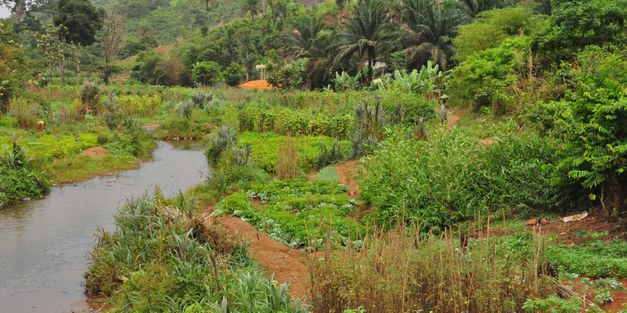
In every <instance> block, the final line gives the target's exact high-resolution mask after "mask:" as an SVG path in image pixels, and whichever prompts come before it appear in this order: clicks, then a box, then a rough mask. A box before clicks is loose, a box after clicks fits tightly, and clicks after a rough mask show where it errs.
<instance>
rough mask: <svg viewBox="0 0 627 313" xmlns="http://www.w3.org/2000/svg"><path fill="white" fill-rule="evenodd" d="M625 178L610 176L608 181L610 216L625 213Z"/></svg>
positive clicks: (626, 179) (626, 182)
mask: <svg viewBox="0 0 627 313" xmlns="http://www.w3.org/2000/svg"><path fill="white" fill-rule="evenodd" d="M626 177H627V176H625V175H619V176H612V177H610V178H609V179H608V184H607V185H608V190H609V195H608V196H609V204H610V207H609V208H608V209H610V210H613V211H610V212H609V213H610V214H614V213H618V214H621V213H623V212H624V211H625V190H624V188H625V186H627V178H626Z"/></svg>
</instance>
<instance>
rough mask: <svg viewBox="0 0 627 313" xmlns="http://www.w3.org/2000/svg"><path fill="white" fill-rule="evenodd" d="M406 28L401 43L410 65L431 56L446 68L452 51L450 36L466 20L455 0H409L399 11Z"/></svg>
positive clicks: (431, 58) (412, 65) (453, 49)
mask: <svg viewBox="0 0 627 313" xmlns="http://www.w3.org/2000/svg"><path fill="white" fill-rule="evenodd" d="M401 14H402V17H403V22H404V23H405V25H406V28H404V29H403V37H404V38H403V39H404V41H403V45H404V46H405V47H406V49H405V51H406V53H407V56H408V61H409V62H408V63H409V66H410V68H418V67H419V66H421V65H424V64H426V63H427V61H429V60H432V61H433V62H434V63H436V64H438V65H439V66H440V67H441V68H443V69H446V68H447V65H448V63H449V59H450V58H451V57H452V56H453V54H454V53H455V48H454V47H453V42H452V41H451V38H453V36H454V35H455V33H456V30H457V27H458V26H459V25H460V24H462V23H464V22H465V21H466V16H465V15H464V14H463V12H462V11H461V10H460V4H459V2H457V1H450V0H444V1H435V0H410V1H408V2H407V7H406V8H404V10H402V12H401Z"/></svg>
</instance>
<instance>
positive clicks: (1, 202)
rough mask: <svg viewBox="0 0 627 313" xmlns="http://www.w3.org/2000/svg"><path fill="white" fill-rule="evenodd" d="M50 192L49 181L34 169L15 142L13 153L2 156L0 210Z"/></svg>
mask: <svg viewBox="0 0 627 313" xmlns="http://www.w3.org/2000/svg"><path fill="white" fill-rule="evenodd" d="M48 191H49V186H48V182H47V180H46V179H45V178H44V176H43V175H42V174H41V173H38V172H37V171H35V170H34V169H33V168H32V166H31V164H30V160H28V159H27V157H26V153H25V152H24V150H23V149H22V148H21V147H20V146H19V145H18V144H17V143H16V142H13V148H12V149H11V151H10V152H9V151H5V152H4V154H3V155H1V156H0V208H2V207H3V206H5V205H8V204H11V203H13V202H16V201H20V200H22V199H24V198H32V197H38V196H43V195H44V194H46V193H47V192H48Z"/></svg>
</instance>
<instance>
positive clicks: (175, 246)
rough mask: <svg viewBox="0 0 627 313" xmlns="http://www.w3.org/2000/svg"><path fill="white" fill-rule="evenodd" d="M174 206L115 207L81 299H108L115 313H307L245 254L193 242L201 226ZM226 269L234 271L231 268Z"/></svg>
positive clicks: (138, 203) (152, 202)
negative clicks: (135, 312)
mask: <svg viewBox="0 0 627 313" xmlns="http://www.w3.org/2000/svg"><path fill="white" fill-rule="evenodd" d="M183 200H184V199H183ZM177 202H178V203H176V202H173V201H171V200H167V199H164V198H163V197H162V196H160V195H159V194H157V195H156V196H155V199H148V198H147V197H144V198H140V199H138V200H135V201H132V202H129V203H127V204H126V205H125V206H124V207H123V208H122V210H121V211H120V212H119V214H118V216H117V217H116V226H117V231H115V232H113V233H109V232H107V231H103V232H102V234H100V236H99V241H98V243H97V244H96V246H95V248H94V250H93V252H92V254H91V264H90V266H89V269H88V272H87V274H86V290H87V294H89V295H100V296H102V295H104V296H107V297H110V298H109V302H110V304H111V305H112V307H113V308H114V309H120V310H121V309H123V308H128V307H132V308H133V309H134V310H138V311H151V312H218V311H220V312H223V311H231V312H267V313H270V312H277V311H282V312H305V311H306V308H305V307H304V306H303V305H301V304H300V303H299V302H298V301H293V300H292V299H291V298H290V296H289V294H288V293H287V286H286V285H281V286H276V285H274V284H273V283H272V282H271V281H269V280H268V279H266V278H264V277H263V276H262V273H261V272H260V271H259V270H257V269H256V268H255V267H254V265H251V263H250V262H247V260H241V257H242V256H243V255H245V254H242V253H240V252H237V251H236V250H233V251H232V252H227V253H225V254H218V253H216V252H215V251H214V247H212V246H210V245H208V243H201V241H203V242H211V240H206V238H205V239H202V238H199V237H195V236H196V235H198V234H204V233H203V232H202V231H197V230H195V229H194V228H193V227H202V226H201V224H200V223H195V222H192V221H191V220H190V219H192V218H193V217H191V216H189V215H188V214H187V213H186V212H185V210H183V209H184V208H185V207H184V206H185V201H177ZM181 202H182V203H181ZM190 227H191V228H190ZM213 239H215V238H213ZM213 241H214V244H216V245H220V244H221V243H215V240H213ZM216 248H218V246H216ZM215 250H218V251H219V249H215ZM242 261H244V262H242ZM229 264H237V265H238V267H237V269H235V270H232V269H231V268H230V266H229Z"/></svg>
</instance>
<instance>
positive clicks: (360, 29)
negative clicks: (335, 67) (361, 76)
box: [336, 0, 398, 83]
mask: <svg viewBox="0 0 627 313" xmlns="http://www.w3.org/2000/svg"><path fill="white" fill-rule="evenodd" d="M395 28H396V26H395V25H394V23H392V22H391V21H390V16H389V15H388V11H387V9H386V8H385V6H384V5H383V3H382V2H381V1H380V0H361V1H359V3H358V4H357V7H355V10H354V11H353V15H351V16H350V17H349V18H348V23H347V25H346V28H344V29H343V30H342V31H340V32H339V33H338V35H337V36H338V41H339V43H338V45H337V47H338V55H337V57H336V60H341V61H346V60H347V59H350V58H352V57H353V56H355V55H358V56H359V57H362V56H364V55H365V56H366V58H367V61H368V77H367V79H368V83H370V82H371V81H372V71H373V67H374V64H375V61H376V59H377V54H378V53H379V52H384V51H385V50H390V49H391V48H392V47H393V46H395V45H396V44H397V43H398V40H397V39H398V33H397V32H396V31H395Z"/></svg>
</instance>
